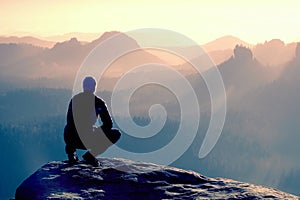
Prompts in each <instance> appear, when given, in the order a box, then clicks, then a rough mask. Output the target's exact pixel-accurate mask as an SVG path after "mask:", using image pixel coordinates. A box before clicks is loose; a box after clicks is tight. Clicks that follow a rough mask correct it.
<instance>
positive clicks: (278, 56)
mask: <svg viewBox="0 0 300 200" xmlns="http://www.w3.org/2000/svg"><path fill="white" fill-rule="evenodd" d="M296 45H297V44H296V43H289V44H285V43H284V42H283V41H281V40H279V39H273V40H270V41H266V42H265V43H263V44H257V45H255V46H254V47H253V55H254V57H255V58H256V59H257V60H258V61H259V62H261V63H262V64H263V65H266V66H279V65H283V64H286V63H287V62H289V61H290V60H292V59H293V58H294V57H295V50H296Z"/></svg>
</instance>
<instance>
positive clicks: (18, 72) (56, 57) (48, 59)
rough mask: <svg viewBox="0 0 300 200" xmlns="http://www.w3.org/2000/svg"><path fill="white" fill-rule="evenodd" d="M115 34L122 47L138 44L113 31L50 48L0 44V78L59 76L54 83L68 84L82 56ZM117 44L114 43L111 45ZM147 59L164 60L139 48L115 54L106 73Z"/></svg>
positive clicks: (125, 69) (137, 46) (147, 60)
mask: <svg viewBox="0 0 300 200" xmlns="http://www.w3.org/2000/svg"><path fill="white" fill-rule="evenodd" d="M116 34H119V41H122V46H123V47H124V46H128V47H129V46H130V47H132V48H139V45H138V44H137V42H136V41H135V40H134V39H132V38H130V37H128V36H127V35H125V34H123V33H120V32H116V31H113V32H106V33H104V34H103V35H102V36H101V37H99V38H98V39H96V40H94V41H92V42H90V43H82V42H80V41H78V40H77V39H76V38H71V39H70V40H68V41H64V42H58V43H56V44H55V45H54V46H53V47H52V48H41V47H37V46H33V45H29V44H0V68H1V75H0V77H1V80H2V81H10V82H15V81H22V80H28V79H29V80H38V79H41V78H43V79H45V78H46V79H53V81H54V83H55V82H57V83H62V82H61V81H62V80H63V82H64V83H65V84H66V85H65V84H64V85H60V86H59V85H57V87H72V84H73V83H72V82H73V79H74V77H75V74H76V72H77V70H78V68H79V66H80V65H81V63H82V62H83V60H84V58H85V57H86V56H87V55H88V54H89V53H90V52H91V50H92V49H93V48H95V47H96V46H97V45H98V44H100V43H101V42H102V41H104V40H106V39H107V38H108V37H111V36H113V35H116ZM117 46H118V45H117V44H116V45H115V46H114V47H112V48H116V47H117ZM99 62H100V61H99ZM149 62H154V63H162V64H163V63H164V62H163V61H162V60H160V59H159V58H158V57H156V56H153V55H152V54H150V53H148V52H146V51H144V50H139V51H136V52H133V53H130V54H128V55H126V56H123V57H122V58H119V59H118V60H117V61H116V62H114V63H113V64H112V65H111V67H110V68H109V70H108V71H107V72H106V75H107V76H118V75H120V74H122V73H124V72H126V71H128V70H129V69H130V68H132V67H135V66H137V65H139V64H144V63H149ZM58 79H59V80H58ZM35 82H36V81H35ZM45 82H47V81H45ZM27 83H29V82H27ZM37 85H38V84H37ZM51 85H53V84H51Z"/></svg>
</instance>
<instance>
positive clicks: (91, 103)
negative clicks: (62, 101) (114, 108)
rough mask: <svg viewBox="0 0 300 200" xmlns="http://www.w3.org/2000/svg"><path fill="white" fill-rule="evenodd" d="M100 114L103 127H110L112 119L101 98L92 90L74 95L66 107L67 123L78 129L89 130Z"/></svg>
mask: <svg viewBox="0 0 300 200" xmlns="http://www.w3.org/2000/svg"><path fill="white" fill-rule="evenodd" d="M98 115H100V117H101V121H102V123H103V127H104V128H108V129H111V128H112V121H111V117H110V115H109V113H108V111H107V107H106V105H105V103H104V101H103V100H101V99H100V98H98V97H97V96H95V95H94V94H93V93H92V92H88V91H85V92H82V93H79V94H77V95H75V96H74V97H73V98H72V100H71V102H70V104H69V108H68V114H67V123H68V125H70V126H72V127H74V128H75V127H76V129H77V130H78V131H79V130H83V131H84V130H90V129H92V127H93V125H94V124H95V122H96V120H97V116H98Z"/></svg>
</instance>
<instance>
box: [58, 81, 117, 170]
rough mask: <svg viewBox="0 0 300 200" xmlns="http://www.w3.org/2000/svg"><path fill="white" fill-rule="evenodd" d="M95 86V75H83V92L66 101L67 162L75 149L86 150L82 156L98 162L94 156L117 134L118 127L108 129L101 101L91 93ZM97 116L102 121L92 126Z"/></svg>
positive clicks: (72, 161)
mask: <svg viewBox="0 0 300 200" xmlns="http://www.w3.org/2000/svg"><path fill="white" fill-rule="evenodd" d="M95 89H96V81H95V79H94V78H93V77H91V76H89V77H86V78H85V79H84V80H83V92H81V93H79V94H77V95H75V96H74V97H73V98H72V99H71V101H70V103H69V108H68V113H67V124H66V126H65V129H64V140H65V143H66V149H65V150H66V153H67V155H68V159H69V163H70V164H75V163H77V161H78V157H77V156H76V149H84V150H88V151H87V152H86V153H85V154H84V155H83V156H82V157H83V159H84V160H86V162H87V163H89V164H91V165H93V166H99V161H98V160H97V159H96V158H95V156H97V155H99V154H101V153H103V152H104V151H105V150H106V149H107V148H108V147H110V146H111V145H112V144H114V143H116V142H117V141H118V140H119V138H120V136H121V133H120V131H119V130H117V129H112V125H113V123H112V120H111V117H110V115H109V112H108V110H107V107H106V105H105V102H104V101H103V100H102V99H100V98H99V97H97V96H96V95H95V94H94V92H95ZM98 116H100V118H101V121H102V126H101V127H95V122H96V121H97V119H98Z"/></svg>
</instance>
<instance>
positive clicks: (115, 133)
mask: <svg viewBox="0 0 300 200" xmlns="http://www.w3.org/2000/svg"><path fill="white" fill-rule="evenodd" d="M105 135H106V137H107V138H108V139H109V140H110V141H111V143H113V144H115V143H116V142H117V141H118V140H119V139H120V137H121V132H120V131H119V130H118V129H111V130H109V131H107V132H106V133H105Z"/></svg>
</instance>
